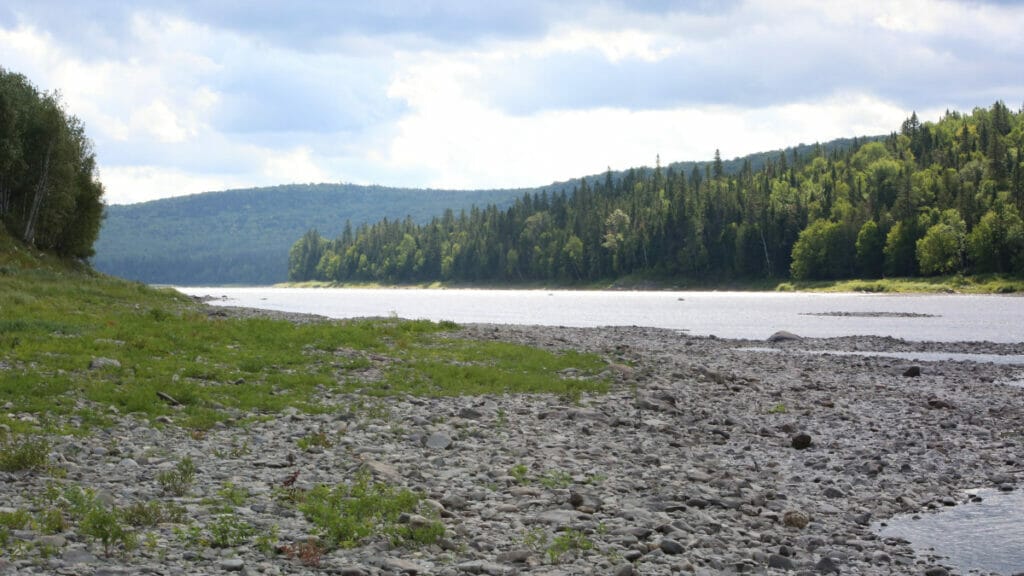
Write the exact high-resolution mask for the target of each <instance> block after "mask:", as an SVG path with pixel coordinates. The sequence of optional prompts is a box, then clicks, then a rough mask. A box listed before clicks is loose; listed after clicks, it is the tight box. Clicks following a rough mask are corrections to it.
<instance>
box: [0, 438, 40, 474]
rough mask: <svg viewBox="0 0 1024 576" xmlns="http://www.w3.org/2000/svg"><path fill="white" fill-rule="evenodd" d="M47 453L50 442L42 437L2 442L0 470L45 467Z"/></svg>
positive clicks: (18, 470)
mask: <svg viewBox="0 0 1024 576" xmlns="http://www.w3.org/2000/svg"><path fill="white" fill-rule="evenodd" d="M49 453H50V443H49V442H47V441H46V440H43V439H33V438H28V439H25V440H20V441H18V440H15V441H10V442H4V444H3V446H2V447H0V471H2V472H21V471H23V470H41V469H43V468H45V467H46V462H47V457H48V455H49Z"/></svg>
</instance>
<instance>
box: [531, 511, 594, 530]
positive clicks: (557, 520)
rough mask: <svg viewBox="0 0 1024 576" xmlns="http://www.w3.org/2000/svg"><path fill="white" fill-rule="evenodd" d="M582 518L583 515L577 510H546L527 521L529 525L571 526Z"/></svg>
mask: <svg viewBox="0 0 1024 576" xmlns="http://www.w3.org/2000/svg"><path fill="white" fill-rule="evenodd" d="M580 516H582V514H580V513H579V512H577V511H575V510H545V511H544V512H541V513H540V514H538V515H536V516H534V517H533V518H532V519H527V523H533V524H551V525H552V526H571V525H572V524H573V522H576V521H577V520H579V518H580Z"/></svg>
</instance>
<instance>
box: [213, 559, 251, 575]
mask: <svg viewBox="0 0 1024 576" xmlns="http://www.w3.org/2000/svg"><path fill="white" fill-rule="evenodd" d="M219 565H220V569H221V570H224V571H227V572H241V571H242V568H244V567H245V562H244V561H242V559H241V558H225V559H223V560H221V561H220V564H219Z"/></svg>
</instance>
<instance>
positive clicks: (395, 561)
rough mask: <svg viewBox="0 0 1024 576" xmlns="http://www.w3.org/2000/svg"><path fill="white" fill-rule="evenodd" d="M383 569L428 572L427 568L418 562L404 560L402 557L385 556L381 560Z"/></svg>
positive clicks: (407, 572)
mask: <svg viewBox="0 0 1024 576" xmlns="http://www.w3.org/2000/svg"><path fill="white" fill-rule="evenodd" d="M382 565H383V567H384V569H385V570H391V571H393V572H399V573H405V574H414V575H415V574H420V573H426V572H429V570H428V569H427V568H426V567H425V566H422V565H420V564H417V563H415V562H412V561H410V560H406V559H404V558H385V559H384V560H383V562H382Z"/></svg>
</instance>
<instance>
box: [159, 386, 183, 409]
mask: <svg viewBox="0 0 1024 576" xmlns="http://www.w3.org/2000/svg"><path fill="white" fill-rule="evenodd" d="M156 395H157V397H158V398H160V399H161V400H163V401H164V402H167V403H168V404H170V405H171V406H181V402H178V401H177V400H175V399H174V398H172V397H171V395H170V394H167V393H164V392H160V391H159V390H158V391H157V393H156Z"/></svg>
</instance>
